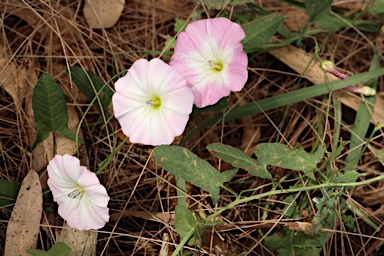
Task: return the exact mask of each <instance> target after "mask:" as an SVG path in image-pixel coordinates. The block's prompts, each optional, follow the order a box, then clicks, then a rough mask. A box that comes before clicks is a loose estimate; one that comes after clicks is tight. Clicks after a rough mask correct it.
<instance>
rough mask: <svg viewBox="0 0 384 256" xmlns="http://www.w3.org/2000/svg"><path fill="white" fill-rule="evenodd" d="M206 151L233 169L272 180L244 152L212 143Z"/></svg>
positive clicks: (270, 176) (267, 173) (269, 175)
mask: <svg viewBox="0 0 384 256" xmlns="http://www.w3.org/2000/svg"><path fill="white" fill-rule="evenodd" d="M207 149H208V150H209V151H210V152H211V153H212V154H214V155H215V157H217V158H220V159H221V160H224V161H226V162H228V163H230V164H232V165H233V166H234V167H237V168H242V169H244V170H246V171H248V172H249V173H250V174H252V175H254V176H257V177H260V178H264V179H270V180H272V179H273V178H272V175H271V174H270V173H269V172H268V171H267V170H265V169H264V168H260V167H259V166H258V165H257V162H256V160H255V159H253V158H252V157H250V156H248V155H247V154H246V153H245V152H243V151H241V150H240V149H238V148H234V147H231V146H229V145H224V144H222V143H213V144H210V145H208V146H207Z"/></svg>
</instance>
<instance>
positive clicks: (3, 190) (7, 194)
mask: <svg viewBox="0 0 384 256" xmlns="http://www.w3.org/2000/svg"><path fill="white" fill-rule="evenodd" d="M19 190H20V184H19V183H17V182H13V181H9V180H0V208H2V207H5V206H7V207H8V209H9V210H12V208H13V205H12V204H13V203H15V201H16V198H17V194H18V193H19Z"/></svg>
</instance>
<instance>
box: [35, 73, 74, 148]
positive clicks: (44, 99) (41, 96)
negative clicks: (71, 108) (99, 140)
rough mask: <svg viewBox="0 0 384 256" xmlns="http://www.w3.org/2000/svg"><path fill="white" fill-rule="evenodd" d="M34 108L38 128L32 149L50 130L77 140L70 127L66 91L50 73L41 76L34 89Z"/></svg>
mask: <svg viewBox="0 0 384 256" xmlns="http://www.w3.org/2000/svg"><path fill="white" fill-rule="evenodd" d="M32 108H33V112H34V114H35V126H36V128H37V134H36V140H35V142H34V143H33V146H32V149H34V148H35V147H36V145H37V144H38V143H40V142H42V141H43V140H45V139H46V138H47V137H48V135H49V133H50V132H58V133H59V134H60V135H61V136H63V137H66V138H68V139H70V140H76V135H75V134H74V133H72V131H71V130H69V128H68V110H67V104H66V102H65V96H64V93H63V91H62V90H61V88H60V86H59V85H58V84H57V83H56V82H55V80H53V78H52V77H51V76H50V75H49V74H48V73H44V74H43V75H42V76H41V77H40V79H39V80H38V81H37V83H36V86H35V88H34V89H33V95H32Z"/></svg>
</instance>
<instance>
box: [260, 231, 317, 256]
mask: <svg viewBox="0 0 384 256" xmlns="http://www.w3.org/2000/svg"><path fill="white" fill-rule="evenodd" d="M265 246H266V247H267V248H268V249H270V250H276V249H277V251H278V252H279V255H284V256H295V255H301V256H317V255H320V248H321V247H322V246H321V244H320V243H319V241H318V239H317V237H316V236H310V235H307V234H305V233H303V232H301V231H299V232H293V231H292V230H289V231H286V232H285V233H284V236H283V237H281V236H279V235H278V234H273V235H271V236H267V237H266V238H265Z"/></svg>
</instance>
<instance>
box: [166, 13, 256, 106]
mask: <svg viewBox="0 0 384 256" xmlns="http://www.w3.org/2000/svg"><path fill="white" fill-rule="evenodd" d="M244 38H245V33H244V30H243V29H242V28H241V26H240V25H238V24H237V23H234V22H232V21H230V20H229V19H227V18H213V19H206V20H198V21H195V22H192V23H190V24H188V25H187V27H186V29H185V32H182V33H180V34H179V36H178V38H177V40H176V46H175V50H174V54H173V55H172V58H171V61H170V63H169V64H170V65H171V66H172V67H174V68H175V69H176V70H178V71H179V72H180V73H181V74H182V75H183V76H184V77H185V79H187V81H188V86H190V87H191V89H192V92H193V95H194V103H195V104H196V106H197V107H200V108H201V107H205V106H208V105H213V104H215V103H216V102H218V101H219V100H220V99H221V98H222V97H225V96H228V95H229V93H230V92H231V91H235V92H237V91H241V89H243V87H244V85H245V82H246V81H247V79H248V72H247V65H248V57H247V55H246V54H245V52H244V51H243V45H242V44H241V43H240V42H241V40H243V39H244Z"/></svg>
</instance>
